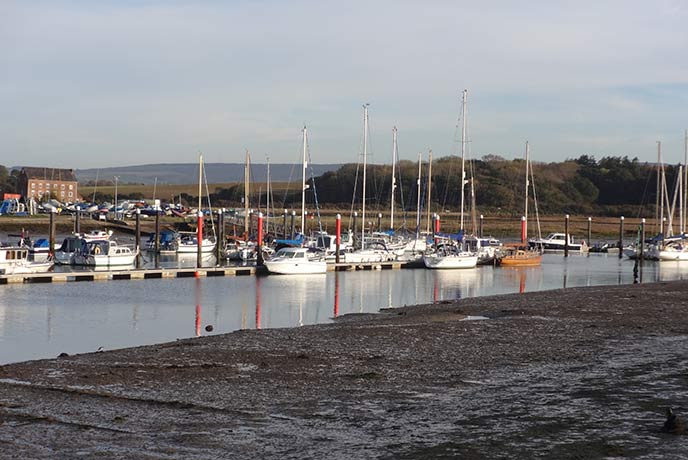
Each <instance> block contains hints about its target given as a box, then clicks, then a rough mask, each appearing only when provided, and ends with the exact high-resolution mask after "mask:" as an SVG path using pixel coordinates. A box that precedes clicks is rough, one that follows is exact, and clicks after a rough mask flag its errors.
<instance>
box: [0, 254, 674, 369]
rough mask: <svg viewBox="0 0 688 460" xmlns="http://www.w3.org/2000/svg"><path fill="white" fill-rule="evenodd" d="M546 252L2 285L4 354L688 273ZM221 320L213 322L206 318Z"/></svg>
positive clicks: (47, 353) (75, 349)
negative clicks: (512, 257) (500, 260)
mask: <svg viewBox="0 0 688 460" xmlns="http://www.w3.org/2000/svg"><path fill="white" fill-rule="evenodd" d="M633 267H634V263H633V262H631V261H629V260H627V259H621V260H619V259H618V257H617V256H616V255H614V254H609V255H607V254H590V255H589V256H582V255H573V256H571V257H569V258H564V257H562V255H559V254H546V255H545V256H544V257H543V263H542V266H541V267H530V268H495V267H491V266H486V267H478V268H475V269H469V270H447V271H441V270H426V269H404V270H373V271H351V272H330V273H327V274H325V275H303V276H259V277H255V276H237V277H217V278H215V277H213V278H187V279H179V278H173V279H155V280H137V281H108V282H82V283H63V284H23V285H22V284H14V285H6V286H2V287H0V289H1V290H2V296H0V364H4V363H9V362H17V361H24V360H32V359H41V358H52V357H56V356H57V355H59V354H60V353H63V352H64V353H69V354H74V353H85V352H92V351H98V350H109V349H115V348H123V347H130V346H139V345H147V344H154V343H161V342H166V341H174V340H176V339H178V338H188V337H194V336H200V335H211V334H218V333H226V332H230V331H235V330H238V329H262V328H276V327H298V326H303V325H308V324H316V323H326V322H330V321H333V318H335V317H336V316H340V315H345V314H350V313H375V312H378V311H379V310H380V309H382V308H394V307H401V306H404V305H414V304H425V303H432V302H440V301H444V300H454V299H459V298H467V297H476V296H486V295H493V294H505V293H517V292H532V291H539V290H547V289H559V288H567V287H575V286H592V285H617V284H631V283H633V282H634V279H635V280H638V277H639V278H640V279H639V281H641V282H653V281H670V280H677V279H685V278H688V263H684V264H681V263H664V262H662V263H656V262H646V263H645V264H644V266H643V268H642V270H641V271H640V273H638V277H636V278H634V272H633ZM207 326H212V331H210V332H209V331H207V330H206V327H207Z"/></svg>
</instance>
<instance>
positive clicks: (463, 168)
mask: <svg viewBox="0 0 688 460" xmlns="http://www.w3.org/2000/svg"><path fill="white" fill-rule="evenodd" d="M467 98H468V90H466V89H464V90H463V98H462V99H461V223H460V226H459V231H463V208H464V200H465V196H464V187H465V185H466V99H467Z"/></svg>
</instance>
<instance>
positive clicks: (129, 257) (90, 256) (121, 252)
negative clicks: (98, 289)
mask: <svg viewBox="0 0 688 460" xmlns="http://www.w3.org/2000/svg"><path fill="white" fill-rule="evenodd" d="M136 256H138V248H137V249H133V250H132V248H130V247H129V246H120V245H118V244H117V242H115V241H113V240H96V241H86V240H82V243H81V247H80V248H78V249H77V250H76V251H75V253H74V265H86V266H96V267H114V266H127V265H133V264H134V261H135V260H136Z"/></svg>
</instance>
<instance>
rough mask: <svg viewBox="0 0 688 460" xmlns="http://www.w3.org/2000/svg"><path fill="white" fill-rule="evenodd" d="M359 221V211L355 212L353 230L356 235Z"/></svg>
mask: <svg viewBox="0 0 688 460" xmlns="http://www.w3.org/2000/svg"><path fill="white" fill-rule="evenodd" d="M357 220H358V211H354V228H353V232H354V235H355V234H356V231H357V230H356V228H357V226H356V221H357Z"/></svg>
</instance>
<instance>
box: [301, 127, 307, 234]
mask: <svg viewBox="0 0 688 460" xmlns="http://www.w3.org/2000/svg"><path fill="white" fill-rule="evenodd" d="M307 145H308V130H307V129H306V127H305V126H304V127H303V158H302V159H301V161H302V170H301V233H302V234H303V235H304V236H306V235H305V232H306V151H307V149H308V147H307Z"/></svg>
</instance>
